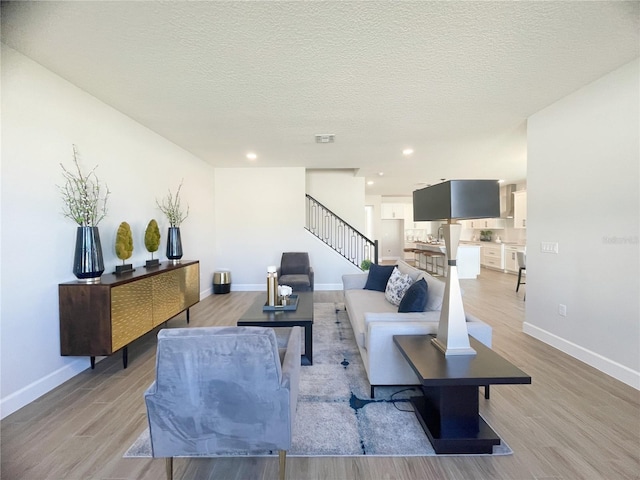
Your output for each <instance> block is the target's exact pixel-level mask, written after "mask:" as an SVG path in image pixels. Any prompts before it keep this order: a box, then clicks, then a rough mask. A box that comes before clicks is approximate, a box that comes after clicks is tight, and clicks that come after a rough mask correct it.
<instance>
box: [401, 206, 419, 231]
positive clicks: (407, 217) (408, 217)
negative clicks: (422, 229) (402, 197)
mask: <svg viewBox="0 0 640 480" xmlns="http://www.w3.org/2000/svg"><path fill="white" fill-rule="evenodd" d="M403 209H404V217H403V218H404V228H418V227H417V226H416V225H415V224H416V223H418V222H414V221H413V204H412V203H405V204H403Z"/></svg>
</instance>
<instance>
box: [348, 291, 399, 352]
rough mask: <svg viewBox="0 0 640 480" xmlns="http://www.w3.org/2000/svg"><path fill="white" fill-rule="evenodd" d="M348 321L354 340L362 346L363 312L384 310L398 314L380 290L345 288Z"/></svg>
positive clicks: (363, 331)
mask: <svg viewBox="0 0 640 480" xmlns="http://www.w3.org/2000/svg"><path fill="white" fill-rule="evenodd" d="M344 296H345V300H346V305H347V313H348V314H349V321H350V322H351V327H352V328H353V333H354V335H355V337H356V342H357V343H358V345H359V346H360V347H362V348H364V345H365V343H364V333H365V323H364V317H365V315H364V312H369V311H371V312H386V313H395V314H396V315H397V314H398V312H397V308H396V307H395V305H392V304H390V303H389V302H387V300H386V299H385V298H384V294H382V293H381V292H375V291H372V290H345V292H344Z"/></svg>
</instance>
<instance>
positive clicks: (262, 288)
mask: <svg viewBox="0 0 640 480" xmlns="http://www.w3.org/2000/svg"><path fill="white" fill-rule="evenodd" d="M314 289H315V290H316V291H320V290H342V282H341V283H320V284H318V283H316V284H315V285H314ZM231 291H232V292H266V291H267V284H266V282H265V283H264V284H262V283H245V284H239V285H238V284H234V283H232V284H231Z"/></svg>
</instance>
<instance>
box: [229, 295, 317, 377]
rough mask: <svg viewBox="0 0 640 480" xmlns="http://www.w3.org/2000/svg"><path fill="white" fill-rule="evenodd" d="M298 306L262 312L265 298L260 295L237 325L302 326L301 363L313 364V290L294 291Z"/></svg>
mask: <svg viewBox="0 0 640 480" xmlns="http://www.w3.org/2000/svg"><path fill="white" fill-rule="evenodd" d="M296 295H298V308H297V309H295V310H278V311H268V312H263V311H262V307H263V306H264V304H265V302H266V300H267V298H266V295H260V296H259V297H258V298H257V299H256V300H255V301H254V302H253V303H252V304H251V306H250V307H249V310H247V311H246V312H245V314H244V315H242V317H240V320H238V322H237V325H238V326H251V327H296V326H299V327H303V328H304V354H303V355H302V359H301V363H302V365H313V292H296Z"/></svg>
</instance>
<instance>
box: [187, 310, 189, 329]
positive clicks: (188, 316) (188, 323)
mask: <svg viewBox="0 0 640 480" xmlns="http://www.w3.org/2000/svg"><path fill="white" fill-rule="evenodd" d="M188 324H189V309H188V308H187V325H188Z"/></svg>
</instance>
